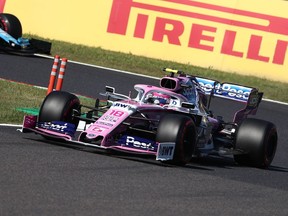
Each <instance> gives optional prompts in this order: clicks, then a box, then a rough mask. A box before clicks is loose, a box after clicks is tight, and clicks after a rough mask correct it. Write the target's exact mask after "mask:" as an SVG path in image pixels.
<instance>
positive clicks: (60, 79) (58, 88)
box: [46, 55, 68, 95]
mask: <svg viewBox="0 0 288 216" xmlns="http://www.w3.org/2000/svg"><path fill="white" fill-rule="evenodd" d="M59 61H60V56H58V55H56V56H55V57H54V62H53V66H52V70H51V74H50V80H49V85H48V89H47V93H46V95H48V94H49V93H50V92H52V91H53V90H54V86H55V79H56V74H57V70H58V65H59ZM67 61H68V59H67V58H62V60H61V65H60V69H59V74H58V78H57V83H56V89H55V90H56V91H61V89H62V85H63V79H64V75H65V70H66V65H67Z"/></svg>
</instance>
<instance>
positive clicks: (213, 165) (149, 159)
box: [23, 137, 288, 172]
mask: <svg viewBox="0 0 288 216" xmlns="http://www.w3.org/2000/svg"><path fill="white" fill-rule="evenodd" d="M23 138H24V139H28V140H33V141H37V142H41V143H44V144H51V145H56V146H62V147H66V148H71V149H75V150H78V151H84V152H87V153H93V154H100V155H105V156H109V157H114V158H119V159H124V160H129V161H134V162H138V163H145V164H150V165H155V166H161V167H168V168H183V169H193V170H204V171H216V169H217V168H220V169H237V168H239V167H243V166H240V165H238V164H237V163H235V161H234V159H233V157H231V156H207V157H203V158H193V159H192V160H191V161H190V162H189V163H188V164H186V165H185V166H177V165H172V164H169V163H162V162H159V161H156V160H155V156H149V155H132V154H129V153H125V152H119V151H116V150H110V151H107V150H103V149H95V147H86V146H79V145H76V144H71V143H68V142H67V143H66V142H59V141H54V140H47V139H44V138H41V137H39V138H35V137H33V138H31V137H23ZM266 170H269V171H273V172H288V168H285V167H278V166H270V167H269V168H268V169H266Z"/></svg>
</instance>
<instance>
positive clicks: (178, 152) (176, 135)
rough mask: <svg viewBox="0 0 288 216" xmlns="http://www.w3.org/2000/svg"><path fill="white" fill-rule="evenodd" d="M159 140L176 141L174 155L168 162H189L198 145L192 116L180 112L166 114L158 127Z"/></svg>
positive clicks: (180, 163) (179, 163)
mask: <svg viewBox="0 0 288 216" xmlns="http://www.w3.org/2000/svg"><path fill="white" fill-rule="evenodd" d="M156 141H157V142H160V143H161V142H172V143H175V144H176V146H175V151H174V157H173V160H172V161H167V163H171V164H175V165H185V164H187V163H188V162H189V161H190V160H191V158H192V154H193V153H194V150H195V146H196V126H195V124H194V121H193V120H192V118H190V117H188V116H184V115H178V114H168V115H166V116H164V117H163V118H162V119H161V121H160V123H159V126H158V129H157V136H156Z"/></svg>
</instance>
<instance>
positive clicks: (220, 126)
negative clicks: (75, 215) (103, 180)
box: [22, 68, 277, 168]
mask: <svg viewBox="0 0 288 216" xmlns="http://www.w3.org/2000/svg"><path fill="white" fill-rule="evenodd" d="M164 71H166V72H168V73H169V75H166V76H165V77H163V78H162V79H161V80H160V87H156V86H151V85H143V84H138V85H135V87H134V88H135V90H136V91H137V96H136V97H135V98H131V96H126V95H122V94H118V93H116V92H115V89H114V88H113V87H109V86H106V92H105V93H102V95H104V96H106V97H107V100H106V101H105V103H104V102H99V99H97V100H96V103H95V107H87V106H85V105H82V104H81V103H80V100H79V98H78V97H77V96H76V95H74V94H71V93H68V92H64V91H53V92H51V93H50V94H48V95H47V96H46V98H45V100H44V101H43V103H42V106H41V108H40V112H39V116H25V118H24V122H23V129H22V132H24V133H25V132H35V133H37V134H41V135H42V136H44V137H45V138H49V139H56V140H59V141H65V142H66V143H67V142H68V143H70V144H73V145H84V146H89V147H95V148H101V149H105V150H107V151H108V150H116V151H124V152H128V153H131V154H145V155H152V156H155V158H156V160H158V161H161V162H165V163H170V164H176V165H185V164H187V163H188V162H190V160H191V159H192V157H201V156H207V155H209V154H215V153H217V154H221V155H223V154H230V155H233V156H234V159H235V161H236V162H237V163H238V164H241V165H247V166H254V167H261V168H267V167H268V166H269V165H270V164H271V162H272V160H273V158H274V155H275V152H276V147H277V130H276V127H275V125H274V124H273V123H270V122H267V121H264V120H259V119H253V118H247V116H248V115H254V114H255V113H256V111H257V109H258V106H259V103H260V102H261V99H262V96H263V93H261V92H258V90H257V89H255V88H250V87H244V86H240V85H236V84H229V83H219V82H217V81H214V80H210V79H206V78H201V77H194V76H190V75H187V74H185V73H183V72H181V71H178V70H173V69H168V68H165V69H164ZM212 96H215V97H221V98H225V99H229V100H234V101H237V102H242V103H243V104H245V106H244V108H243V109H240V110H238V111H236V112H235V115H234V119H233V121H232V122H224V121H223V119H222V118H221V117H219V116H218V117H214V115H213V114H212V112H211V111H210V110H209V108H210V101H211V99H212ZM83 107H86V108H88V109H89V111H88V112H85V113H81V108H83ZM80 126H81V127H80ZM77 128H78V129H79V128H82V129H83V130H82V131H80V132H79V131H78V130H76V129H77Z"/></svg>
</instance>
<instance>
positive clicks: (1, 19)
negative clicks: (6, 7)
mask: <svg viewBox="0 0 288 216" xmlns="http://www.w3.org/2000/svg"><path fill="white" fill-rule="evenodd" d="M0 28H1V29H3V30H4V31H5V32H7V33H8V34H9V35H11V36H12V37H14V38H15V39H18V38H20V37H22V26H21V23H20V21H19V19H18V18H17V17H16V16H14V15H13V14H8V13H0Z"/></svg>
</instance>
